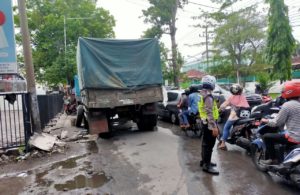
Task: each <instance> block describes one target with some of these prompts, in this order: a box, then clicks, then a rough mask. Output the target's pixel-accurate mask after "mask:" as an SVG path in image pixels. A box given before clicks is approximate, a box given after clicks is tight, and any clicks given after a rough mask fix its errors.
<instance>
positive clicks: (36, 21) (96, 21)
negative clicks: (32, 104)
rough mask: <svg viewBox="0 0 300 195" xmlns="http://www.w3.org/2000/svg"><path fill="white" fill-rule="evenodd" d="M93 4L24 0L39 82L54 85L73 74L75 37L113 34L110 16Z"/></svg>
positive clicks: (92, 0) (80, 0) (86, 1)
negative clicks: (25, 0) (25, 1)
mask: <svg viewBox="0 0 300 195" xmlns="http://www.w3.org/2000/svg"><path fill="white" fill-rule="evenodd" d="M95 3H96V1H95V0H52V1H49V0H27V15H28V25H29V29H30V34H31V42H32V49H33V62H34V67H35V75H36V78H37V80H38V81H39V82H45V83H47V84H48V85H49V86H55V85H57V84H59V83H65V82H66V81H67V79H68V80H70V79H71V78H72V77H73V75H75V74H76V72H77V69H76V45H77V40H78V37H80V36H82V37H99V38H112V37H114V32H113V27H114V26H115V20H114V18H113V17H112V16H111V15H110V14H109V12H108V11H106V10H104V9H103V8H96V4H95ZM64 17H65V21H66V22H65V28H64ZM16 21H18V19H17V20H16ZM17 23H18V22H17ZM64 29H65V30H66V48H65V44H64ZM65 51H66V52H65Z"/></svg>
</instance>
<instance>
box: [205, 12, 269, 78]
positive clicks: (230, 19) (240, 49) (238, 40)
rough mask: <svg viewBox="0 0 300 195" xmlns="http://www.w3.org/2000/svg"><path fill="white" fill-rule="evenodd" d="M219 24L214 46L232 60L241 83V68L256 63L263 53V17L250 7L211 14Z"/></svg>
mask: <svg viewBox="0 0 300 195" xmlns="http://www.w3.org/2000/svg"><path fill="white" fill-rule="evenodd" d="M210 18H211V19H214V20H215V21H217V22H218V23H219V25H218V26H217V27H216V28H215V38H214V42H213V44H214V46H215V47H216V48H217V49H219V53H221V54H222V56H223V57H224V58H227V59H228V60H230V62H231V65H232V66H233V68H234V70H235V72H236V77H237V82H240V74H241V68H243V67H249V66H251V65H253V64H254V63H255V60H256V57H257V54H258V52H260V51H262V49H261V48H262V46H263V43H264V37H265V34H264V31H263V27H264V25H265V23H264V20H263V17H262V16H261V15H260V14H258V13H257V12H256V11H255V8H253V7H249V8H245V9H241V10H238V11H234V12H231V13H227V12H223V10H220V11H218V12H216V13H213V14H210Z"/></svg>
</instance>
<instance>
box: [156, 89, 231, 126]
mask: <svg viewBox="0 0 300 195" xmlns="http://www.w3.org/2000/svg"><path fill="white" fill-rule="evenodd" d="M196 87H197V88H198V90H199V91H201V90H202V85H196ZM183 92H184V90H167V97H168V101H167V102H166V103H163V102H159V103H158V116H159V117H160V118H162V119H166V120H169V121H170V122H171V123H173V124H178V123H179V119H178V114H179V109H178V107H177V105H178V103H179V101H180V98H181V94H182V93H183ZM228 93H229V92H228V91H226V90H224V89H222V88H221V87H219V86H216V88H215V90H214V91H213V96H214V98H215V99H216V100H217V102H218V105H220V104H222V103H223V102H224V101H225V100H226V99H227V98H228V97H229V96H230V94H228Z"/></svg>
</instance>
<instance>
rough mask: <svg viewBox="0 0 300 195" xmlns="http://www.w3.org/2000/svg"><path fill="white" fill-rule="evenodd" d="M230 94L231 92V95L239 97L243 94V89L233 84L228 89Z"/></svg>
mask: <svg viewBox="0 0 300 195" xmlns="http://www.w3.org/2000/svg"><path fill="white" fill-rule="evenodd" d="M230 92H231V93H232V94H233V95H240V94H242V92H243V87H242V86H240V85H239V84H233V85H232V86H231V87H230Z"/></svg>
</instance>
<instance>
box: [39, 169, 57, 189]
mask: <svg viewBox="0 0 300 195" xmlns="http://www.w3.org/2000/svg"><path fill="white" fill-rule="evenodd" d="M47 174H48V171H45V172H42V173H38V174H36V177H35V182H36V183H37V184H38V185H39V186H47V187H50V186H51V184H52V183H53V181H50V180H48V179H43V177H44V176H45V175H47Z"/></svg>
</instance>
